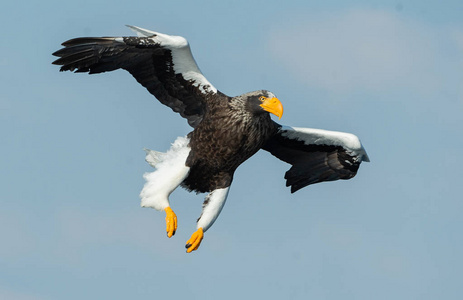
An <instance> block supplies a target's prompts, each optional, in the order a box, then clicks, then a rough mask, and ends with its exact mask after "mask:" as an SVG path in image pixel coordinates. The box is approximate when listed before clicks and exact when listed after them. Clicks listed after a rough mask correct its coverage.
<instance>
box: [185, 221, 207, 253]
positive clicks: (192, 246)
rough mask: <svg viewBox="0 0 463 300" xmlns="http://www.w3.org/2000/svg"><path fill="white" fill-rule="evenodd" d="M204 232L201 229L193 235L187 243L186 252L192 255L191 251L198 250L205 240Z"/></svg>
mask: <svg viewBox="0 0 463 300" xmlns="http://www.w3.org/2000/svg"><path fill="white" fill-rule="evenodd" d="M203 237H204V232H203V229H202V228H201V227H199V229H198V230H196V231H195V232H194V233H193V234H192V235H191V238H190V239H189V240H188V241H187V242H186V245H185V248H186V252H187V253H190V252H191V251H195V250H197V249H198V247H199V245H200V244H201V241H202V240H203Z"/></svg>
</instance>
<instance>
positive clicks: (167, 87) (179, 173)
mask: <svg viewBox="0 0 463 300" xmlns="http://www.w3.org/2000/svg"><path fill="white" fill-rule="evenodd" d="M128 27H130V28H131V29H132V30H134V31H135V32H136V33H137V37H134V36H130V37H99V38H98V37H83V38H76V39H71V40H69V41H67V42H64V43H63V44H62V45H63V46H64V48H62V49H60V50H58V51H56V52H55V53H53V55H55V56H58V57H59V58H58V59H57V60H55V61H54V62H53V64H56V65H61V69H60V71H68V70H69V71H75V72H88V73H89V74H95V73H102V72H107V71H113V70H117V69H124V70H127V71H128V72H130V74H132V75H133V77H135V79H136V80H137V81H138V82H139V83H140V84H141V85H143V86H144V87H145V88H146V89H148V91H149V92H150V93H151V94H153V95H154V96H155V97H156V98H157V99H158V100H159V101H161V103H163V104H165V105H167V106H169V107H170V108H171V109H172V110H173V111H175V112H178V113H179V114H180V115H181V116H182V117H184V118H185V119H187V121H188V123H189V124H190V125H191V127H193V131H192V132H190V133H188V135H187V136H186V137H180V138H177V140H176V141H175V142H174V143H173V144H172V147H171V148H170V149H169V150H168V151H167V152H166V153H162V152H157V151H152V150H146V152H147V153H146V161H147V162H148V163H149V164H150V165H151V166H153V167H154V168H156V170H155V171H154V172H152V173H147V174H145V176H144V177H145V179H146V183H145V185H144V187H143V190H142V191H141V193H140V197H141V206H143V207H152V208H155V209H157V210H164V211H165V212H166V231H167V236H168V237H169V238H170V237H172V236H173V235H174V234H175V231H176V229H177V217H176V215H175V213H174V212H173V211H172V209H171V207H170V204H169V195H170V194H171V193H172V191H174V190H175V189H176V188H177V187H178V186H179V185H181V186H182V187H184V188H186V189H187V190H189V191H195V192H199V193H208V194H207V196H206V198H205V201H204V203H203V209H202V212H201V215H200V217H199V218H198V220H197V230H196V231H195V232H194V233H193V234H192V236H191V238H190V239H189V240H188V241H187V242H186V248H187V252H188V253H189V252H191V251H194V250H196V249H198V247H199V245H200V243H201V241H202V239H203V236H204V232H205V231H206V230H208V229H209V228H210V227H211V226H212V224H213V223H214V221H215V220H216V219H217V217H218V215H219V214H220V212H221V210H222V208H223V206H224V204H225V200H226V199H227V195H228V190H229V188H230V185H231V183H232V180H233V174H234V172H235V170H236V168H237V167H238V166H239V165H241V164H242V163H243V162H244V161H246V160H247V159H248V158H250V157H251V156H252V155H254V154H255V153H256V152H257V151H259V149H264V150H266V151H268V152H270V153H271V154H272V155H274V156H276V157H277V158H279V159H281V160H283V161H285V162H287V163H289V164H291V168H290V169H289V170H288V171H287V172H286V174H285V179H286V186H290V187H291V192H292V193H294V192H295V191H297V190H299V189H301V188H303V187H305V186H307V185H310V184H313V183H317V182H322V181H333V180H338V179H350V178H352V177H354V176H355V174H356V173H357V170H358V168H359V166H360V163H361V162H362V161H369V159H368V156H367V154H366V152H365V149H364V148H363V146H362V144H361V143H360V140H359V139H358V138H357V137H356V136H355V135H353V134H349V133H342V132H334V131H326V130H320V129H310V128H296V127H289V126H282V125H280V124H278V123H275V122H273V121H272V120H271V118H270V114H274V115H276V116H277V117H278V118H281V116H282V114H283V106H282V104H281V102H280V101H279V100H278V99H277V98H276V97H275V95H274V94H272V93H271V92H269V91H265V90H260V91H255V92H250V93H246V94H243V95H241V96H237V97H229V96H227V95H225V94H223V93H221V92H220V91H218V90H217V89H216V88H215V87H214V86H213V85H212V84H211V83H210V82H209V81H208V80H207V79H206V78H205V77H204V76H203V74H202V73H201V71H200V70H199V68H198V66H197V65H196V62H195V60H194V58H193V56H192V54H191V50H190V46H189V44H188V42H187V40H186V39H185V38H183V37H180V36H170V35H166V34H162V33H158V32H154V31H150V30H146V29H142V28H139V27H135V26H128Z"/></svg>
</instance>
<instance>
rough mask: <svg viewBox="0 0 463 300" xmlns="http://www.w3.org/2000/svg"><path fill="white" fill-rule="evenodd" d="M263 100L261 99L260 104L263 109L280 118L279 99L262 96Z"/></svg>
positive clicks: (280, 105)
mask: <svg viewBox="0 0 463 300" xmlns="http://www.w3.org/2000/svg"><path fill="white" fill-rule="evenodd" d="M263 98H264V100H263V101H262V104H260V106H261V107H262V108H263V109H264V110H265V111H268V112H269V113H271V114H274V115H275V116H277V117H278V119H281V116H283V104H281V102H280V100H278V98H275V97H273V98H266V97H263Z"/></svg>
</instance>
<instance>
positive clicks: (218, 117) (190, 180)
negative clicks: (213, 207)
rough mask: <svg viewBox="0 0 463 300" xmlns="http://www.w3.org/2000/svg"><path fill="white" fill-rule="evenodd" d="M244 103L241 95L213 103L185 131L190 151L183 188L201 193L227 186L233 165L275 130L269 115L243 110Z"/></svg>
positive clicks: (259, 145) (234, 166)
mask: <svg viewBox="0 0 463 300" xmlns="http://www.w3.org/2000/svg"><path fill="white" fill-rule="evenodd" d="M259 93H260V94H262V93H266V92H264V91H262V92H259ZM250 94H251V95H253V94H252V93H250ZM267 95H268V94H267ZM246 104H247V103H246V101H245V98H244V97H241V96H239V97H236V98H228V99H224V100H223V101H222V102H220V103H217V102H216V104H214V105H211V108H210V109H209V110H207V111H206V114H205V115H204V118H203V121H202V122H201V123H200V124H199V125H198V126H197V127H196V128H195V129H194V130H193V131H192V132H190V133H189V134H188V137H189V138H190V147H191V153H190V155H189V156H188V159H187V161H186V165H187V166H189V167H190V174H189V175H188V177H187V178H186V179H185V181H184V182H183V184H182V185H183V186H184V187H186V188H188V189H189V190H194V191H196V192H201V193H205V192H210V191H213V190H215V189H218V188H225V187H228V186H230V184H231V181H232V179H233V173H234V172H235V170H236V168H238V166H239V165H240V164H241V163H243V162H244V161H246V160H247V159H248V158H250V157H251V156H252V155H254V154H255V153H256V152H257V151H259V149H260V148H261V147H262V146H263V145H264V143H265V142H266V141H267V140H268V139H269V138H270V136H272V135H273V134H274V133H275V132H276V131H277V127H276V126H275V125H274V122H273V121H272V120H271V119H270V116H269V114H259V115H258V116H254V115H253V114H252V113H251V112H249V111H248V110H246V109H244V107H245V106H246ZM231 128H233V130H231Z"/></svg>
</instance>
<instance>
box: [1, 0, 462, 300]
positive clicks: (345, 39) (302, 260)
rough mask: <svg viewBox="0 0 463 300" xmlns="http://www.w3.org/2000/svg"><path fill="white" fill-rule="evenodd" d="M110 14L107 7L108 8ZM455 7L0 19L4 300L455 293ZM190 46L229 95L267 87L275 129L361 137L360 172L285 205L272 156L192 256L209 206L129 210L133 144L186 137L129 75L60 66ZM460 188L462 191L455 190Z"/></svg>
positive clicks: (57, 9)
mask: <svg viewBox="0 0 463 300" xmlns="http://www.w3.org/2000/svg"><path fill="white" fill-rule="evenodd" d="M109 3H111V4H109ZM462 15H463V3H462V2H461V1H446V2H445V3H443V2H442V1H339V0H338V1H323V2H322V1H316V2H315V1H285V2H284V3H283V2H282V1H233V2H232V1H230V2H226V3H223V2H220V1H184V2H182V1H164V2H160V1H139V2H137V4H133V3H131V4H129V2H128V1H112V2H106V1H95V0H93V1H79V2H75V1H74V2H69V3H64V2H62V1H42V2H37V1H35V2H32V1H25V2H21V3H19V2H15V3H13V1H10V2H8V3H5V4H4V5H3V7H2V10H1V12H0V17H1V18H0V19H1V20H2V24H3V31H2V38H1V39H0V43H1V47H0V49H1V50H0V51H1V52H2V55H1V57H0V67H1V68H0V76H1V84H2V89H1V91H0V136H1V138H2V142H1V144H0V154H1V158H2V159H1V164H2V167H1V168H0V179H1V180H0V182H1V185H0V205H1V209H0V238H1V241H2V246H1V247H0V298H1V299H14V300H23V299H28V300H29V299H40V300H42V299H128V298H130V299H154V298H155V299H158V298H161V297H162V298H167V297H169V298H172V299H178V298H180V297H182V298H185V297H189V298H190V299H236V298H245V299H247V298H264V297H265V298H266V299H437V298H441V299H459V298H460V297H461V296H460V295H461V294H462V287H461V277H462V275H463V274H462V271H461V270H462V269H463V259H462V256H461V253H463V242H462V239H461V231H462V229H463V226H462V225H463V224H462V223H463V222H462V217H461V211H462V209H463V204H462V203H463V202H462V201H461V194H462V188H461V183H460V181H461V179H462V178H463V171H462V170H463V168H462V167H463V164H462V160H461V152H462V151H463V138H462V134H461V132H462V129H463V128H462V126H463V125H462V124H463V20H462V18H461V16H462ZM125 24H132V25H137V26H141V27H145V28H148V29H152V30H155V31H160V32H165V33H168V34H175V35H182V36H184V37H186V38H187V39H188V40H189V41H190V44H191V47H192V50H193V54H194V56H195V58H196V61H197V63H198V65H199V66H200V68H201V70H202V71H203V73H204V74H205V76H206V77H207V78H208V80H209V81H211V82H212V83H213V84H214V86H215V87H217V88H218V89H219V90H221V91H222V92H224V93H226V94H228V95H238V94H241V93H244V92H248V91H252V90H257V89H268V90H271V91H272V92H274V93H275V94H276V95H277V96H278V97H279V99H280V100H281V101H282V102H283V105H284V107H285V114H284V116H283V118H282V120H281V123H282V124H285V125H292V126H299V127H312V128H322V129H329V130H338V131H346V132H351V133H354V134H356V135H358V136H359V137H360V138H361V140H362V142H363V144H364V146H365V148H366V150H367V152H368V154H369V156H370V159H371V163H368V164H363V165H362V166H361V169H360V172H359V174H358V175H357V177H356V178H354V179H352V180H349V181H341V182H334V183H322V184H318V185H313V186H309V187H307V188H305V189H303V190H301V191H298V192H297V193H295V194H290V192H289V189H288V188H286V187H285V185H284V179H283V176H284V172H285V171H286V170H287V169H288V165H286V164H285V163H283V162H280V161H278V160H276V159H275V158H273V157H272V156H271V155H269V154H268V153H265V152H261V153H258V154H257V155H255V156H254V157H253V158H251V159H250V160H249V161H247V162H246V163H245V164H243V165H242V166H241V167H240V168H239V169H238V171H237V174H236V176H235V180H234V182H233V185H232V187H231V190H230V194H229V197H228V201H227V203H226V205H225V208H224V210H223V212H222V214H221V215H220V217H219V219H218V220H217V222H216V223H215V224H214V226H213V227H212V228H211V229H210V230H209V231H208V232H207V233H206V236H205V239H204V241H203V243H202V245H201V247H200V249H199V250H198V251H196V252H195V253H192V254H186V253H185V249H184V244H185V241H186V240H187V239H188V238H189V236H190V235H191V233H192V232H193V231H194V230H195V220H196V218H197V217H198V216H199V214H200V211H201V204H202V201H203V199H202V195H194V194H190V193H187V192H186V191H184V190H181V189H178V190H177V191H175V192H174V193H173V194H172V196H171V204H172V207H173V208H174V210H175V212H176V213H177V216H178V218H179V229H178V231H177V234H176V235H175V236H174V237H173V238H172V239H167V237H166V236H165V232H164V214H163V213H159V212H156V211H154V210H152V209H142V208H140V207H139V198H138V194H139V192H140V190H141V188H142V186H143V177H142V175H143V173H144V172H148V171H150V167H149V165H148V164H146V163H145V162H144V152H143V151H142V149H143V147H147V148H151V149H156V150H160V151H164V150H166V149H167V148H168V147H169V146H170V143H171V142H173V141H174V140H175V138H176V137H177V136H182V135H185V134H186V133H188V132H189V131H190V128H189V127H188V126H187V124H186V122H185V120H183V119H181V118H180V117H179V116H178V115H176V114H174V113H172V112H171V111H170V109H169V108H167V107H164V106H162V105H161V104H160V103H158V102H157V100H155V99H154V98H153V97H152V96H151V95H150V94H149V93H147V92H146V90H145V89H144V88H142V87H141V86H139V85H138V84H137V83H136V81H135V80H133V78H131V76H130V75H129V74H128V73H125V72H122V71H119V72H112V73H108V74H102V75H93V76H89V75H85V74H72V73H69V72H68V73H60V72H58V67H57V66H53V65H51V62H52V61H53V57H52V56H51V53H52V52H54V51H55V50H57V49H59V47H60V46H59V45H60V43H61V42H63V41H65V40H67V39H70V38H74V37H79V36H120V35H130V34H132V33H131V31H130V30H128V28H126V27H125V26H124V25H125ZM459 195H460V196H459Z"/></svg>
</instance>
